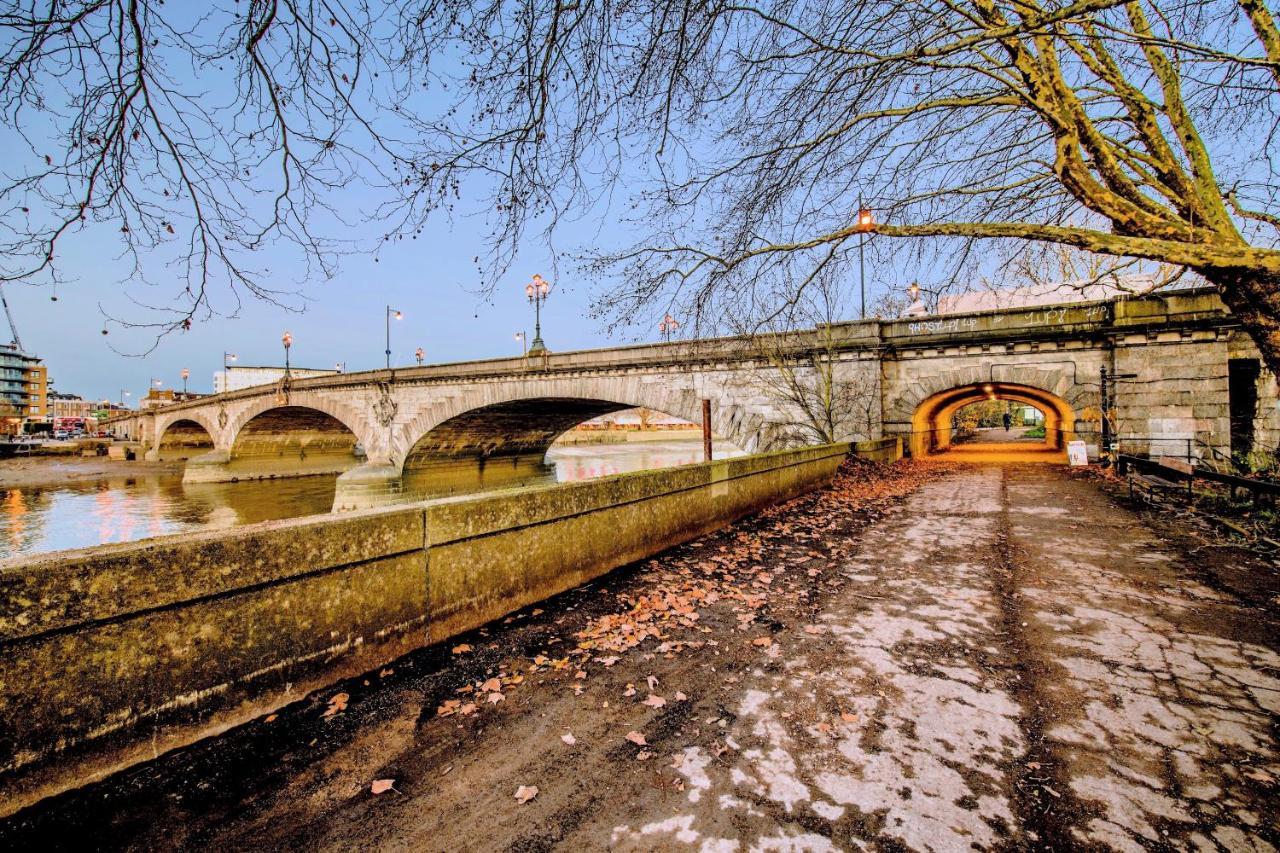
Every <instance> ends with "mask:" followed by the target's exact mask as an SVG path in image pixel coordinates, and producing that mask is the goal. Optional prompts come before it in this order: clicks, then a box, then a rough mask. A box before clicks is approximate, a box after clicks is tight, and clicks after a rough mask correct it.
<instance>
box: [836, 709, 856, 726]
mask: <svg viewBox="0 0 1280 853" xmlns="http://www.w3.org/2000/svg"><path fill="white" fill-rule="evenodd" d="M840 719H842V720H844V721H845V722H846V723H852V722H854V721H855V720H857V719H858V715H857V714H850V713H849V712H848V711H841V712H840Z"/></svg>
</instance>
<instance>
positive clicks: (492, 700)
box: [489, 693, 507, 705]
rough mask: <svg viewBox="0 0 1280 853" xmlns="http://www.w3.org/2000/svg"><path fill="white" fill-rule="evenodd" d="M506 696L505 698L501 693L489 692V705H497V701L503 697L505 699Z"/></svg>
mask: <svg viewBox="0 0 1280 853" xmlns="http://www.w3.org/2000/svg"><path fill="white" fill-rule="evenodd" d="M506 698H507V697H506V696H503V695H502V694H501V693H490V694H489V704H490V705H497V704H498V703H499V702H501V701H502V700H503V699H506Z"/></svg>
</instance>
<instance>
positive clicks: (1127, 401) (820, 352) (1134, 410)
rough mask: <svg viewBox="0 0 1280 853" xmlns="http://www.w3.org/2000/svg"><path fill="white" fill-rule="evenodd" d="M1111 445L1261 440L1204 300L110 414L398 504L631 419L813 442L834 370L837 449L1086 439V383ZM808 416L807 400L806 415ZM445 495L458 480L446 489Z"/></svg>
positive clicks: (387, 373) (254, 464) (796, 336)
mask: <svg viewBox="0 0 1280 853" xmlns="http://www.w3.org/2000/svg"><path fill="white" fill-rule="evenodd" d="M1104 367H1105V368H1106V369H1107V370H1108V371H1110V372H1111V373H1113V374H1114V373H1119V374H1134V375H1133V376H1132V377H1130V378H1127V379H1125V380H1123V381H1122V382H1121V383H1120V384H1119V386H1118V387H1117V392H1116V395H1115V399H1114V403H1113V407H1112V411H1113V415H1112V422H1113V425H1114V427H1115V429H1116V430H1117V433H1118V434H1120V435H1129V436H1133V437H1135V440H1137V441H1139V442H1147V443H1148V444H1149V445H1150V446H1152V447H1153V448H1154V447H1156V445H1159V444H1161V443H1168V444H1170V446H1174V445H1176V446H1187V444H1188V442H1190V444H1191V445H1192V446H1194V447H1195V448H1197V452H1200V453H1213V454H1226V453H1229V452H1231V451H1232V450H1235V451H1242V450H1248V449H1250V448H1251V447H1252V446H1254V445H1255V444H1257V445H1261V444H1265V445H1266V446H1268V447H1274V446H1275V443H1276V438H1277V435H1280V433H1277V422H1276V420H1277V419H1276V393H1275V382H1274V380H1273V379H1272V378H1271V377H1270V376H1269V375H1268V374H1266V373H1265V371H1263V370H1260V368H1259V360H1258V354H1257V352H1256V350H1255V349H1254V347H1253V345H1252V342H1251V341H1250V340H1249V339H1248V337H1247V336H1246V335H1244V334H1243V333H1242V332H1241V331H1240V330H1239V328H1238V325H1237V324H1236V323H1235V322H1234V321H1233V319H1232V317H1231V316H1230V314H1229V313H1228V312H1227V311H1226V309H1225V308H1224V307H1223V305H1222V303H1221V301H1220V300H1219V299H1218V297H1217V296H1216V295H1215V294H1214V293H1213V292H1212V291H1210V290H1190V291H1181V292H1177V293H1171V294H1165V295H1160V296H1145V297H1140V298H1130V299H1120V300H1110V301H1104V302H1087V303H1080V302H1077V303H1070V304H1064V305H1056V306H1039V307H1034V308H1018V309H1011V310H1004V311H987V312H980V313H972V314H949V315H940V316H934V317H919V318H910V319H900V320H890V321H883V320H867V321H861V322H851V323H838V324H833V325H830V326H821V327H818V328H817V329H812V330H804V331H801V332H796V333H793V334H790V335H788V336H787V337H786V338H785V339H778V338H770V339H763V340H762V339H744V338H719V339H708V340H696V341H687V342H672V343H665V344H648V345H641V346H628V347H617V348H610V349H600V350H587V351H580V352H566V353H555V354H550V355H545V356H540V357H530V358H505V359H493V360H487V361H475V362H465V363H458V364H445V365H431V366H424V367H411V368H397V369H392V370H377V371H369V372H364V373H351V374H344V375H338V376H327V377H315V378H308V379H299V380H296V381H291V382H282V383H279V384H277V385H268V386H259V387H255V388H248V389H244V390H240V391H234V392H230V393H226V394H219V395H215V396H211V397H206V398H201V399H199V400H195V401H190V402H185V403H178V404H175V405H170V406H166V407H163V408H158V409H153V410H150V411H146V412H142V413H139V414H137V415H133V416H129V417H123V418H117V419H115V420H114V421H113V422H112V429H113V430H114V431H116V433H117V434H120V435H125V436H128V437H130V438H134V439H137V440H140V441H141V442H142V443H143V444H144V446H145V447H146V448H147V451H148V455H149V457H150V458H187V459H188V462H187V467H186V473H185V475H184V479H185V481H187V482H219V481H230V480H237V479H247V478H260V477H285V476H303V475H307V474H320V473H327V474H333V473H338V474H340V475H341V476H340V477H339V480H338V483H339V487H338V490H337V496H336V497H335V507H336V508H355V507H360V506H368V505H374V504H378V503H384V502H387V501H389V500H394V499H395V497H396V495H397V494H398V493H400V492H401V490H402V489H403V484H404V482H405V477H406V476H407V475H412V474H414V473H416V472H419V471H429V472H432V474H433V476H441V475H443V476H446V477H447V478H456V479H457V480H458V482H459V484H460V485H462V484H464V483H463V481H465V485H466V487H467V488H475V487H477V486H480V487H486V486H496V485H500V484H503V483H511V482H513V481H518V480H519V479H521V478H523V477H528V476H530V475H532V474H533V473H535V472H536V471H538V470H539V469H540V468H541V465H542V463H543V457H544V455H545V453H546V450H547V448H548V447H549V446H550V444H551V443H552V442H553V441H554V440H555V439H556V437H557V436H559V435H560V434H561V433H563V432H564V431H566V430H568V429H570V428H571V427H573V426H575V425H577V424H579V423H581V422H583V421H586V420H589V419H591V418H594V417H597V416H599V415H604V414H608V413H610V412H613V411H618V410H621V409H626V408H631V407H636V406H644V407H647V408H650V409H654V410H657V411H661V412H665V413H667V414H669V415H674V416H676V417H680V418H684V419H686V420H690V421H693V422H698V421H700V420H701V401H702V400H704V399H708V400H710V401H711V403H712V405H711V427H712V431H713V432H714V433H715V434H716V435H717V436H718V437H720V438H723V439H725V440H727V441H729V442H732V443H733V444H735V445H737V446H738V447H740V448H741V449H743V450H745V451H748V452H757V451H763V450H770V449H776V448H780V447H785V446H790V445H796V444H801V443H814V442H816V441H817V440H818V436H816V435H815V434H814V432H813V430H812V429H811V428H809V427H808V423H809V422H810V421H811V418H810V417H807V416H806V415H805V411H804V410H805V409H806V408H808V409H810V410H811V411H812V409H813V408H814V407H815V403H816V401H817V399H818V395H817V394H816V393H815V392H813V388H814V386H815V385H816V384H818V379H819V377H820V375H821V374H822V373H823V372H824V371H826V370H830V371H831V373H832V376H833V378H834V385H835V386H836V388H837V394H836V395H835V396H836V397H838V398H839V399H837V401H836V402H835V403H834V404H833V405H832V406H831V409H832V410H833V414H834V415H835V418H834V420H835V421H836V423H837V427H836V430H835V432H836V434H835V435H832V436H828V437H829V438H832V439H836V440H857V439H867V438H879V437H882V436H885V435H895V434H896V435H902V436H903V437H904V439H906V441H907V442H908V446H909V448H910V450H911V452H912V453H916V454H919V453H924V452H928V451H930V450H933V449H937V448H942V447H945V446H946V445H947V444H948V443H949V441H950V423H951V415H952V414H953V413H954V412H955V411H957V410H958V409H959V408H961V407H963V406H965V405H968V404H969V403H972V402H976V401H980V400H982V399H988V398H994V399H1008V400H1016V401H1019V402H1023V403H1026V404H1028V405H1032V406H1035V407H1036V408H1038V409H1040V410H1041V411H1042V412H1044V413H1045V417H1046V424H1047V426H1048V428H1049V429H1048V436H1049V438H1048V440H1049V441H1051V442H1054V443H1061V442H1063V441H1065V440H1068V439H1070V438H1072V437H1076V436H1079V437H1081V438H1084V439H1085V440H1086V441H1088V442H1091V443H1096V436H1097V432H1098V428H1099V425H1100V419H1101V406H1100V396H1099V387H1100V386H1099V374H1100V369H1101V368H1104ZM819 407H820V406H819ZM450 482H452V480H450Z"/></svg>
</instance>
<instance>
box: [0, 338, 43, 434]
mask: <svg viewBox="0 0 1280 853" xmlns="http://www.w3.org/2000/svg"><path fill="white" fill-rule="evenodd" d="M48 393H49V382H48V373H47V372H46V370H45V366H44V365H43V364H41V363H40V359H39V358H38V357H37V356H34V355H30V354H29V353H25V352H23V351H22V350H20V349H18V347H17V346H16V345H14V344H0V430H3V431H5V432H7V433H14V432H18V431H19V430H20V429H21V427H22V424H24V423H26V422H28V421H32V420H37V421H43V420H46V419H47V418H48V417H49V406H48Z"/></svg>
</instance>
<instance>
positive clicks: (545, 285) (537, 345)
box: [524, 275, 551, 355]
mask: <svg viewBox="0 0 1280 853" xmlns="http://www.w3.org/2000/svg"><path fill="white" fill-rule="evenodd" d="M550 293H551V283H550V282H548V281H547V280H546V279H544V278H543V277H542V276H540V275H535V276H534V277H533V281H531V282H529V283H528V284H526V285H525V287H524V294H525V296H527V297H529V302H530V303H532V304H533V343H532V344H530V345H529V352H528V353H527V354H528V355H542V354H543V353H545V352H546V351H547V345H546V344H544V343H543V342H542V303H543V302H546V301H547V296H548V295H549V294H550Z"/></svg>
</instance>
